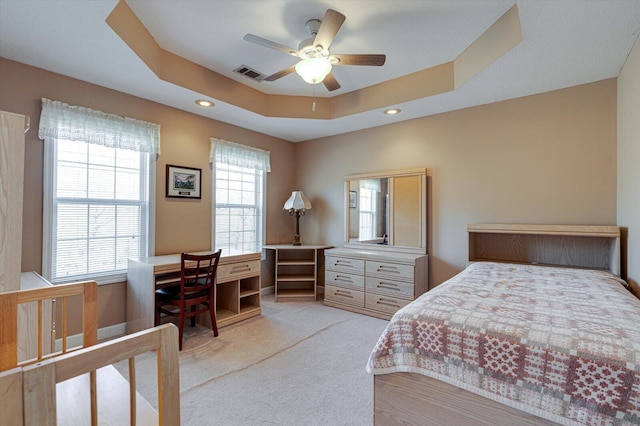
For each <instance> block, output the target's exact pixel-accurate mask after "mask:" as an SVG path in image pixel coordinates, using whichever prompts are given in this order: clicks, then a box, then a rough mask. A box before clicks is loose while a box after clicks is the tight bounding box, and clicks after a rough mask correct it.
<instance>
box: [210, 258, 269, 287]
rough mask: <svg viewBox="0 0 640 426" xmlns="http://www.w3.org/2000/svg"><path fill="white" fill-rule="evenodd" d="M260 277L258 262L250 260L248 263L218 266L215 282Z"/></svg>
mask: <svg viewBox="0 0 640 426" xmlns="http://www.w3.org/2000/svg"><path fill="white" fill-rule="evenodd" d="M256 275H260V261H259V260H250V261H248V262H238V263H230V264H228V265H218V272H217V273H216V282H219V283H220V282H228V281H232V280H234V279H236V278H246V277H253V276H256Z"/></svg>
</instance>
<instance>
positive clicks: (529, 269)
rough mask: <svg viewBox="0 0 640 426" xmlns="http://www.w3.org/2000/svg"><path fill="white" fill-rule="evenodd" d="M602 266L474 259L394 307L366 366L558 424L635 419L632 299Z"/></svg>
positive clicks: (639, 365)
mask: <svg viewBox="0 0 640 426" xmlns="http://www.w3.org/2000/svg"><path fill="white" fill-rule="evenodd" d="M623 283H624V282H623V281H622V280H619V279H617V278H616V277H614V276H613V275H612V274H609V273H608V272H605V271H594V270H583V269H570V268H556V267H547V266H535V265H518V264H501V263H491V262H481V263H474V264H471V265H470V266H469V267H468V268H467V269H465V270H464V271H462V272H461V273H460V274H459V275H457V276H455V277H453V278H452V279H450V280H449V281H447V282H445V283H443V284H441V285H439V286H438V287H436V288H435V289H433V290H431V291H429V292H427V293H425V294H423V295H422V296H421V297H419V298H418V299H417V300H415V301H414V302H413V303H411V304H409V305H408V306H406V307H404V308H403V309H401V310H400V311H398V312H397V313H396V315H394V317H393V318H392V320H391V321H390V322H389V324H388V326H387V328H386V330H385V331H384V333H383V334H382V336H381V337H380V339H379V340H378V343H377V344H376V346H375V348H374V350H373V352H372V353H371V356H370V358H369V362H368V364H367V371H368V372H369V373H371V374H386V373H393V372H413V373H420V374H424V375H426V376H430V377H434V378H436V379H439V380H442V381H444V382H447V383H450V384H452V385H455V386H458V387H461V388H464V389H466V390H469V391H471V392H474V393H477V394H480V395H482V396H485V397H487V398H490V399H493V400H496V401H498V402H501V403H503V404H505V405H509V406H511V407H514V408H517V409H519V410H522V411H526V412H528V413H531V414H534V415H537V416H539V417H543V418H546V419H548V420H551V421H555V422H558V423H561V424H569V425H573V424H587V425H639V424H640V300H638V299H636V298H635V297H634V296H633V295H632V294H631V293H630V292H629V291H628V290H627V289H625V288H624V287H623V285H622V284H623Z"/></svg>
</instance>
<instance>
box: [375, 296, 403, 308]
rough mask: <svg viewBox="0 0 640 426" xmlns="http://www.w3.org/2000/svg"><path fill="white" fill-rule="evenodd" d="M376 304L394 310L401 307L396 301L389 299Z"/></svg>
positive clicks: (381, 299)
mask: <svg viewBox="0 0 640 426" xmlns="http://www.w3.org/2000/svg"><path fill="white" fill-rule="evenodd" d="M376 304H378V305H385V306H391V307H393V308H399V307H400V306H399V305H398V303H397V302H396V301H395V300H389V299H383V298H380V299H378V301H377V302H376Z"/></svg>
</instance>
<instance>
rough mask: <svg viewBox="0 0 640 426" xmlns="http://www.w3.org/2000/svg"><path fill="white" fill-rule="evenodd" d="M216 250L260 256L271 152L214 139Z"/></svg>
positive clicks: (214, 227) (212, 154) (214, 238)
mask: <svg viewBox="0 0 640 426" xmlns="http://www.w3.org/2000/svg"><path fill="white" fill-rule="evenodd" d="M210 160H211V162H212V169H213V173H212V175H213V180H214V182H213V185H212V187H213V188H214V194H213V202H214V211H215V214H214V215H213V221H214V224H213V227H212V228H213V232H214V236H213V241H214V247H213V249H214V250H217V249H223V251H224V250H227V251H229V250H241V251H249V252H259V251H260V250H261V248H262V245H263V241H264V221H265V216H264V199H265V197H264V188H265V186H266V172H268V171H270V170H271V166H270V162H269V152H268V151H264V150H260V149H257V148H252V147H247V146H244V145H241V144H236V143H233V142H228V141H224V140H221V139H216V138H211V154H210Z"/></svg>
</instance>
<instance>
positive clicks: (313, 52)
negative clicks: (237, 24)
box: [244, 9, 386, 91]
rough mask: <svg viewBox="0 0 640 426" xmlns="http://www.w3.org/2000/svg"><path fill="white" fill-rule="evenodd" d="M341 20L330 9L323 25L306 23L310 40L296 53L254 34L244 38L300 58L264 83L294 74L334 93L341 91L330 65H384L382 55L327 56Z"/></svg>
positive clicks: (341, 18)
mask: <svg viewBox="0 0 640 426" xmlns="http://www.w3.org/2000/svg"><path fill="white" fill-rule="evenodd" d="M344 20H345V16H344V15H343V14H342V13H340V12H337V11H335V10H333V9H327V11H326V13H325V14H324V18H322V21H321V20H319V19H310V20H308V21H307V22H306V23H305V27H306V29H307V31H309V34H310V35H311V37H310V38H308V39H305V40H303V41H302V42H301V43H300V45H299V46H298V49H297V50H296V49H293V48H290V47H287V46H284V45H282V44H279V43H276V42H273V41H270V40H267V39H264V38H262V37H258V36H256V35H253V34H246V35H245V36H244V39H245V40H246V41H249V42H251V43H255V44H258V45H260V46H264V47H269V48H271V49H275V50H279V51H281V52H284V53H286V54H288V55H291V56H295V57H296V58H300V61H298V62H297V63H296V64H295V65H292V66H290V67H289V68H285V69H283V70H281V71H278V72H276V73H275V74H272V75H270V76H268V77H265V78H264V79H263V81H275V80H277V79H279V78H281V77H284V76H286V75H289V74H291V73H292V72H294V71H295V72H297V73H298V74H299V75H300V77H302V78H303V79H304V80H305V81H306V82H307V83H310V84H318V83H320V82H322V83H323V84H324V86H325V87H326V88H327V90H329V91H333V90H337V89H339V88H340V84H339V83H338V81H337V80H336V78H335V77H334V76H333V74H332V73H331V67H332V66H333V65H368V66H377V67H379V66H382V65H384V62H385V60H386V56H385V55H377V54H337V53H336V54H332V53H331V52H329V47H330V46H331V43H332V42H333V39H334V38H335V36H336V34H337V33H338V30H339V29H340V27H341V26H342V23H343V22H344Z"/></svg>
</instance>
